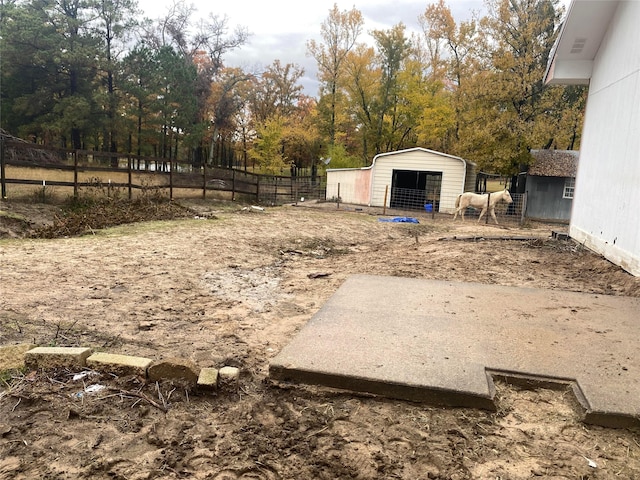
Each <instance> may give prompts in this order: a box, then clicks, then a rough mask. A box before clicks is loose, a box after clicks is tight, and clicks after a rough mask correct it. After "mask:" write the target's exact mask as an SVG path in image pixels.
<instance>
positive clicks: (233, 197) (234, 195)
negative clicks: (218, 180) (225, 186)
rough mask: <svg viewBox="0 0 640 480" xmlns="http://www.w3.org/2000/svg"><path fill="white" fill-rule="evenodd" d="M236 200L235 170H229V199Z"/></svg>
mask: <svg viewBox="0 0 640 480" xmlns="http://www.w3.org/2000/svg"><path fill="white" fill-rule="evenodd" d="M235 200H236V170H235V169H233V170H231V201H232V202H234V201H235Z"/></svg>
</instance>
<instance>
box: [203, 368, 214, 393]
mask: <svg viewBox="0 0 640 480" xmlns="http://www.w3.org/2000/svg"><path fill="white" fill-rule="evenodd" d="M198 387H199V388H202V389H204V390H217V389H218V369H217V368H203V369H202V370H200V375H199V376H198Z"/></svg>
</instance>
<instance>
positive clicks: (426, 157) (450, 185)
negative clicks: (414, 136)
mask: <svg viewBox="0 0 640 480" xmlns="http://www.w3.org/2000/svg"><path fill="white" fill-rule="evenodd" d="M373 165H374V169H375V172H374V174H373V178H372V183H371V205H372V206H380V207H381V206H383V205H384V198H385V190H386V189H387V187H388V188H389V192H390V191H391V181H392V176H393V170H394V169H395V170H413V171H420V172H441V173H442V186H441V191H440V209H439V211H440V212H445V213H453V212H454V211H455V201H456V198H457V196H458V195H460V194H461V193H462V192H463V190H464V186H465V175H466V162H465V161H464V160H463V159H462V158H459V157H454V156H451V155H446V154H443V153H438V152H433V151H430V150H425V149H410V150H404V151H399V152H390V153H384V154H380V155H377V156H376V157H375V158H374V159H373ZM389 201H390V196H389V195H387V205H386V206H389Z"/></svg>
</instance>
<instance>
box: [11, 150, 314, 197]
mask: <svg viewBox="0 0 640 480" xmlns="http://www.w3.org/2000/svg"><path fill="white" fill-rule="evenodd" d="M11 167H16V168H11ZM34 176H35V177H37V178H33V177H34ZM104 177H107V178H104ZM325 182H326V180H325V178H324V177H320V176H309V177H307V176H274V175H261V174H256V173H251V172H245V171H242V170H237V169H230V168H220V167H211V166H208V165H206V164H201V165H194V164H192V163H185V162H178V161H176V160H169V159H158V158H153V157H143V156H138V155H128V154H121V153H109V152H94V151H87V150H65V149H58V148H50V147H43V146H39V145H34V144H30V143H26V142H18V141H15V140H8V139H4V138H0V183H1V188H2V198H7V195H8V189H7V186H8V185H30V186H41V187H42V188H43V189H44V188H47V187H64V188H68V189H69V188H72V189H73V196H74V197H77V196H78V193H79V190H80V189H82V188H88V187H95V186H96V185H97V184H101V185H107V186H108V187H109V188H122V189H126V190H127V194H128V196H129V198H132V197H133V191H134V190H141V189H153V190H161V191H168V193H169V198H170V199H173V198H174V193H175V192H174V190H177V189H183V190H187V189H188V190H197V191H200V192H201V194H202V197H203V198H205V197H206V196H207V194H208V193H209V192H212V191H217V192H225V193H226V194H227V195H228V196H230V197H231V199H232V200H236V199H237V197H238V196H242V197H246V198H247V199H248V200H250V201H253V202H256V203H261V204H272V205H278V204H283V203H287V202H292V201H297V200H300V199H301V198H306V199H324V196H325Z"/></svg>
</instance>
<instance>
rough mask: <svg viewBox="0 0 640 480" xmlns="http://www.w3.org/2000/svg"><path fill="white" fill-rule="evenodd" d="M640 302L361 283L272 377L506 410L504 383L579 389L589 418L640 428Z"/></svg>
mask: <svg viewBox="0 0 640 480" xmlns="http://www.w3.org/2000/svg"><path fill="white" fill-rule="evenodd" d="M638 338H640V299H639V298H629V297H613V296H607V295H595V294H583V293H575V292H567V291H557V290H540V289H530V288H518V287H503V286H496V285H484V284H475V283H456V282H443V281H431V280H420V279H411V278H398V277H381V276H369V275H357V276H353V277H350V278H348V279H347V281H346V282H345V283H344V284H343V285H342V286H341V287H340V288H339V289H338V291H336V293H335V294H334V295H333V296H332V297H331V298H330V299H329V300H328V301H327V302H326V304H325V305H324V306H323V307H322V308H321V309H320V310H319V311H318V313H317V314H316V315H315V316H314V317H313V318H312V319H311V320H310V321H309V323H308V324H307V325H306V326H305V327H303V328H302V329H301V331H300V332H299V333H298V335H296V337H295V338H294V339H293V341H292V342H291V343H290V344H289V345H287V346H286V347H285V348H284V349H283V350H282V351H281V352H280V353H279V354H278V355H277V356H276V357H275V358H274V359H273V360H272V362H271V364H270V376H271V377H272V378H274V379H276V380H285V381H297V382H302V383H311V384H319V385H325V386H329V387H336V388H343V389H349V390H353V391H362V392H370V393H375V394H379V395H383V396H388V397H392V398H400V399H405V400H411V401H421V402H429V403H435V404H443V405H450V406H470V407H478V408H486V409H495V403H494V395H495V391H494V386H493V377H494V376H500V377H505V378H508V379H520V380H524V381H525V382H533V383H537V384H541V385H555V384H567V385H570V386H571V387H572V388H573V390H574V392H575V394H576V397H577V399H578V401H579V402H580V403H581V404H582V405H583V407H584V409H585V416H584V420H585V421H586V422H588V423H596V424H600V425H605V426H627V425H631V424H640V420H639V419H640V355H638Z"/></svg>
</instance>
